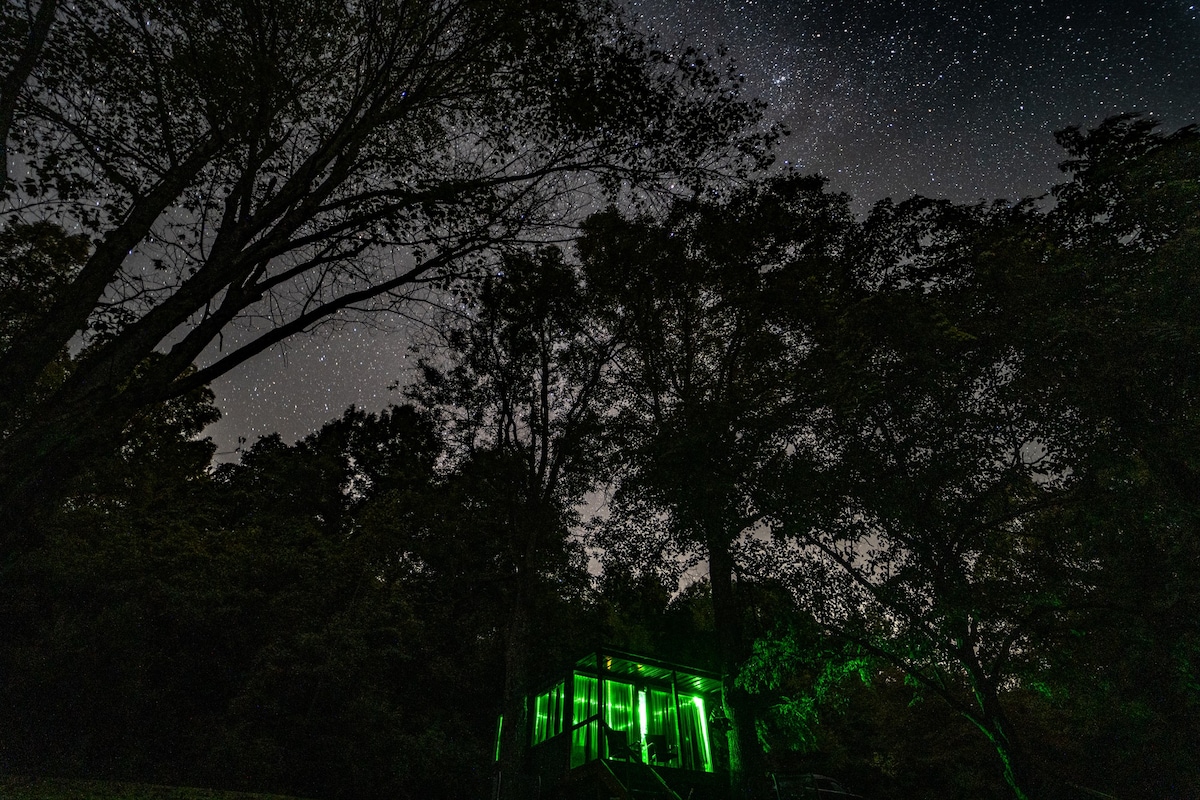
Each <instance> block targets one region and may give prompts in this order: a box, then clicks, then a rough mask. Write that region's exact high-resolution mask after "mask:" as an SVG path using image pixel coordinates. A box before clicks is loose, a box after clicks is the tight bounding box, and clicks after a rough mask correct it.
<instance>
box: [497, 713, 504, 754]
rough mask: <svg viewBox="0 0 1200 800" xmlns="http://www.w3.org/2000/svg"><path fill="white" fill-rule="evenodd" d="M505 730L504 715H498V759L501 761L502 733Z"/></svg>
mask: <svg viewBox="0 0 1200 800" xmlns="http://www.w3.org/2000/svg"><path fill="white" fill-rule="evenodd" d="M503 730H504V715H503V714H501V715H500V716H498V717H496V761H497V762H499V761H500V733H501V732H502V731H503Z"/></svg>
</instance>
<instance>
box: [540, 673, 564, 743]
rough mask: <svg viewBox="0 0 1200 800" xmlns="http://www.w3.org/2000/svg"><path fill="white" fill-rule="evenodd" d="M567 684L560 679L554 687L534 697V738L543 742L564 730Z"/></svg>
mask: <svg viewBox="0 0 1200 800" xmlns="http://www.w3.org/2000/svg"><path fill="white" fill-rule="evenodd" d="M565 690H566V684H565V683H564V682H563V681H559V682H558V683H557V684H555V686H554V688H552V689H550V690H548V691H545V692H542V693H541V694H539V695H537V696H536V697H534V698H533V740H532V744H541V743H542V742H544V741H546V740H547V739H549V738H551V737H553V736H558V735H559V734H560V733H562V732H563V703H564V700H565V697H566V691H565Z"/></svg>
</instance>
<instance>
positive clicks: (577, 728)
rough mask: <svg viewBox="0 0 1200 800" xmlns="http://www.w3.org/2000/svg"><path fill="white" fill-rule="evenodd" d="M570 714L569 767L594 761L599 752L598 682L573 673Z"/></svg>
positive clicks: (586, 676)
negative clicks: (572, 702)
mask: <svg viewBox="0 0 1200 800" xmlns="http://www.w3.org/2000/svg"><path fill="white" fill-rule="evenodd" d="M574 694H575V703H574V707H573V713H572V716H571V722H572V729H571V768H572V769H574V768H575V767H580V766H583V765H584V764H586V763H587V762H589V761H595V760H596V758H597V757H599V755H600V752H599V749H600V719H599V717H600V682H599V681H598V680H596V679H595V678H593V677H592V676H590V675H581V674H579V673H578V672H577V673H575V683H574Z"/></svg>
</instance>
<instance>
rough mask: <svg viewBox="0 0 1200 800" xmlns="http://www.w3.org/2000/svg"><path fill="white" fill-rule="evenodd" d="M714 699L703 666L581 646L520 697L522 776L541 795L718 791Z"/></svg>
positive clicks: (720, 772) (696, 795)
mask: <svg viewBox="0 0 1200 800" xmlns="http://www.w3.org/2000/svg"><path fill="white" fill-rule="evenodd" d="M720 698H721V684H720V680H719V679H718V678H717V676H716V675H714V674H712V673H709V672H706V671H704V670H699V669H694V668H691V667H684V666H681V665H678V664H671V663H668V662H664V661H660V660H657V659H652V658H647V657H644V656H638V655H634V654H631V653H622V652H618V651H614V650H608V649H604V650H600V651H596V652H592V653H589V654H587V655H586V656H584V657H583V658H581V659H579V660H578V661H577V662H575V664H574V666H573V667H571V669H570V670H569V671H568V672H567V673H566V674H565V675H561V676H560V677H559V678H558V679H557V680H556V681H554V682H552V683H549V684H548V685H544V686H543V687H542V689H541V690H540V691H538V692H537V693H535V694H534V695H532V696H531V697H529V698H528V703H529V705H528V708H527V719H528V731H527V734H526V735H527V736H528V739H527V740H526V741H528V742H529V745H530V747H529V751H528V754H529V764H528V766H527V772H526V776H525V777H524V780H523V782H529V781H532V784H531V785H530V786H529V788H530V790H531V791H533V792H534V793H536V794H537V795H539V796H542V797H547V798H551V797H571V798H592V797H603V798H610V797H621V798H632V797H646V798H652V797H656V798H663V799H664V800H674V798H685V797H689V796H690V797H692V798H693V800H703V798H706V797H718V796H724V795H725V794H727V793H728V789H727V787H728V777H727V774H726V773H727V772H728V769H727V766H726V765H727V758H726V757H725V752H724V749H723V747H721V746H719V745H720V739H721V738H722V737H720V736H718V735H715V734H717V730H715V729H717V728H719V727H720V726H721V718H720V716H719V713H718V714H715V715H714V711H719V709H720ZM498 758H499V750H497V759H498ZM502 779H503V777H502Z"/></svg>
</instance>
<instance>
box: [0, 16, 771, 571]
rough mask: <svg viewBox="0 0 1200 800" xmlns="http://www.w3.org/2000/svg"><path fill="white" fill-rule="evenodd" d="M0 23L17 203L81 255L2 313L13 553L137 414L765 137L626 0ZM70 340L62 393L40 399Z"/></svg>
mask: <svg viewBox="0 0 1200 800" xmlns="http://www.w3.org/2000/svg"><path fill="white" fill-rule="evenodd" d="M56 6H57V8H56ZM3 14H4V20H3V21H4V24H3V25H2V26H0V37H2V38H0V54H3V56H0V59H2V61H0V73H2V75H3V82H2V83H0V123H3V126H4V127H3V130H0V132H3V133H4V134H5V135H6V136H7V140H6V145H7V147H8V150H9V154H10V159H9V160H10V161H11V162H12V163H13V164H19V165H20V168H21V169H22V170H23V172H21V173H20V174H14V175H13V176H12V179H9V180H6V181H5V183H4V194H3V212H2V213H4V215H5V217H6V219H10V220H11V219H21V218H24V217H25V216H26V215H28V214H33V213H36V214H38V215H40V216H41V217H43V218H49V219H52V220H54V221H56V222H57V223H59V224H61V225H63V226H65V227H67V228H71V229H72V230H75V229H79V230H82V231H83V232H85V233H86V235H87V236H88V237H89V238H90V240H91V245H92V246H91V250H90V253H89V254H88V256H87V258H86V260H85V261H84V263H83V264H82V266H81V267H79V268H78V269H77V270H76V271H74V272H73V273H72V274H71V275H70V279H69V280H67V281H64V282H62V283H61V284H60V285H57V286H56V287H55V292H54V295H53V297H52V298H51V301H50V302H49V303H48V304H47V306H46V308H45V310H44V312H43V313H39V314H36V315H33V316H30V317H28V319H25V320H24V321H22V323H21V324H20V325H19V326H17V327H13V326H12V325H11V324H9V323H7V322H6V323H5V325H6V328H9V331H8V336H7V339H6V341H5V343H4V348H3V352H0V372H3V373H4V375H5V382H4V390H3V401H4V402H3V403H0V410H3V413H4V417H3V419H2V420H0V431H2V432H3V439H2V440H0V506H2V509H3V513H4V517H3V521H2V523H0V529H2V530H3V532H4V539H3V541H2V542H0V547H2V548H3V549H4V550H5V551H11V550H12V548H14V547H17V546H19V544H20V543H21V542H22V541H23V540H24V537H25V536H26V531H25V526H24V516H25V514H26V512H27V511H28V510H29V509H30V508H31V507H33V506H36V505H37V504H38V503H40V502H41V501H42V500H44V499H47V498H49V497H50V496H52V495H53V494H54V493H55V487H56V486H57V485H58V483H59V481H58V479H59V478H60V477H61V476H63V475H64V474H65V473H66V472H67V471H69V470H74V469H79V468H81V467H82V465H83V464H85V463H87V462H88V461H89V460H90V459H92V458H94V457H95V456H96V455H97V454H99V453H103V452H105V451H106V450H111V448H112V447H114V446H115V443H116V441H117V439H118V437H119V434H120V431H121V429H122V428H123V427H124V425H125V424H126V423H127V422H128V421H129V420H130V419H131V418H132V416H133V415H134V414H136V413H137V411H138V410H139V409H141V408H143V407H145V406H147V405H150V404H153V403H157V402H161V401H163V400H166V399H169V398H171V397H176V396H179V395H181V394H183V393H185V392H187V391H189V390H191V389H193V388H196V387H199V386H203V385H206V384H207V383H209V382H211V381H212V380H213V379H214V378H216V377H218V376H220V375H222V374H224V373H226V372H228V371H229V370H231V369H234V368H235V367H237V366H238V365H240V364H242V363H243V362H245V361H246V360H247V359H249V358H251V357H253V356H254V355H256V354H258V353H261V352H263V351H264V350H266V349H268V348H270V347H271V346H273V345H275V344H278V343H279V342H281V341H283V340H284V339H286V338H287V337H289V336H291V335H294V334H296V333H300V332H304V331H308V330H311V329H312V328H313V327H314V326H316V325H318V324H320V323H321V322H322V321H324V320H327V319H328V318H330V317H331V316H332V315H335V314H336V315H340V317H341V318H346V316H347V315H350V316H353V315H355V314H360V315H361V314H366V315H370V316H375V315H379V314H381V313H385V312H387V311H389V310H392V311H394V310H397V309H403V308H405V307H406V304H408V303H409V302H411V294H412V292H413V291H415V290H417V289H418V288H420V287H421V286H422V285H423V284H424V282H427V281H429V280H431V279H434V278H437V277H442V276H445V275H446V274H447V273H449V272H452V271H458V270H467V269H469V268H470V266H471V264H472V263H473V261H472V259H474V258H475V257H477V256H479V254H480V253H482V252H483V251H485V250H487V249H488V248H490V247H491V246H492V245H494V244H496V243H498V242H511V241H513V240H516V239H522V238H525V237H528V236H529V235H531V232H532V231H533V230H534V229H538V228H539V227H543V226H555V227H557V226H560V225H561V224H563V220H564V216H563V215H564V213H565V212H566V211H568V210H569V209H570V208H571V207H572V206H573V205H574V200H573V198H578V197H579V195H577V194H575V193H573V192H574V190H576V189H578V188H580V187H581V186H584V185H587V186H590V187H593V188H600V189H605V190H612V191H613V192H617V190H618V189H619V187H621V186H629V185H636V186H639V187H647V186H650V185H654V184H656V183H657V182H658V181H659V179H660V178H662V179H664V180H663V182H662V183H661V184H659V185H662V186H666V181H665V178H666V176H671V178H670V180H671V181H679V182H681V183H682V184H684V185H695V184H697V183H698V182H702V181H703V180H704V179H705V178H706V177H708V176H712V175H715V174H724V173H726V172H727V171H728V172H737V171H739V170H740V169H742V168H745V167H748V166H750V165H753V164H755V163H758V162H759V159H760V157H761V156H762V155H763V153H764V149H763V145H764V144H765V143H766V142H767V141H769V140H770V139H772V138H773V136H774V134H772V133H763V132H760V131H754V130H751V127H752V126H753V125H754V123H756V122H757V121H758V119H759V116H760V108H759V106H758V104H756V103H754V102H749V101H744V100H742V99H740V98H739V97H738V93H737V91H736V87H737V84H738V79H737V78H736V77H734V76H733V74H732V73H730V74H729V75H726V74H724V73H723V72H722V71H721V70H720V69H719V67H717V66H714V65H710V64H707V63H706V62H705V61H704V60H703V59H701V58H700V57H699V56H698V55H697V54H695V53H692V52H688V53H686V54H683V55H682V56H681V57H680V58H679V59H671V58H668V57H667V56H665V55H663V54H661V53H658V52H656V51H653V50H652V49H651V47H650V46H649V45H648V44H647V42H646V41H645V39H644V38H643V37H642V36H641V35H640V34H638V33H636V32H635V31H633V30H632V29H631V28H629V27H628V25H626V23H625V22H624V17H623V14H622V12H621V11H620V9H619V8H618V7H617V5H616V4H615V3H608V2H601V3H582V2H576V0H559V1H556V2H543V1H542V0H537V2H534V1H533V0H505V1H504V2H489V3H480V2H473V0H438V2H433V3H427V2H410V1H407V0H406V1H404V2H382V1H381V0H367V1H366V2H358V3H349V4H344V3H341V4H336V3H335V4H330V3H325V2H317V1H316V0H305V1H304V2H293V3H287V4H272V3H261V2H257V0H222V1H221V2H208V1H207V0H206V1H205V2H198V0H189V1H188V2H180V3H169V4H149V5H147V4H143V3H138V2H125V1H124V0H83V2H76V3H71V4H67V5H61V4H54V3H47V2H43V3H40V4H37V8H36V9H35V8H34V6H33V4H32V3H6V4H5V5H4V7H3ZM30 65H32V66H30ZM10 112H11V119H9V117H8V116H7V115H9V114H10ZM10 122H11V125H10ZM6 168H7V167H6ZM78 337H82V340H83V344H84V345H85V347H84V349H83V350H82V351H81V352H80V353H79V354H78V356H77V358H76V359H75V361H74V363H73V365H72V369H71V371H70V375H69V377H68V378H67V379H66V380H65V381H63V382H62V383H61V385H58V386H56V387H55V388H54V390H53V391H51V392H48V393H47V392H43V393H40V394H39V391H38V387H39V386H43V384H42V383H40V382H42V376H43V374H44V373H45V372H46V371H47V370H48V369H50V368H52V366H53V365H55V364H56V363H58V358H59V354H60V352H61V351H62V350H63V349H64V348H65V347H67V346H68V344H70V343H72V342H75V341H78ZM214 345H215V349H213V346H214ZM198 360H200V361H203V362H204V364H203V366H202V368H201V369H199V370H197V371H194V372H189V368H190V367H191V366H192V365H193V364H194V363H196V362H197V361H198ZM43 388H44V386H43ZM35 400H36V403H35ZM34 405H36V411H34V410H33V409H34Z"/></svg>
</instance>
